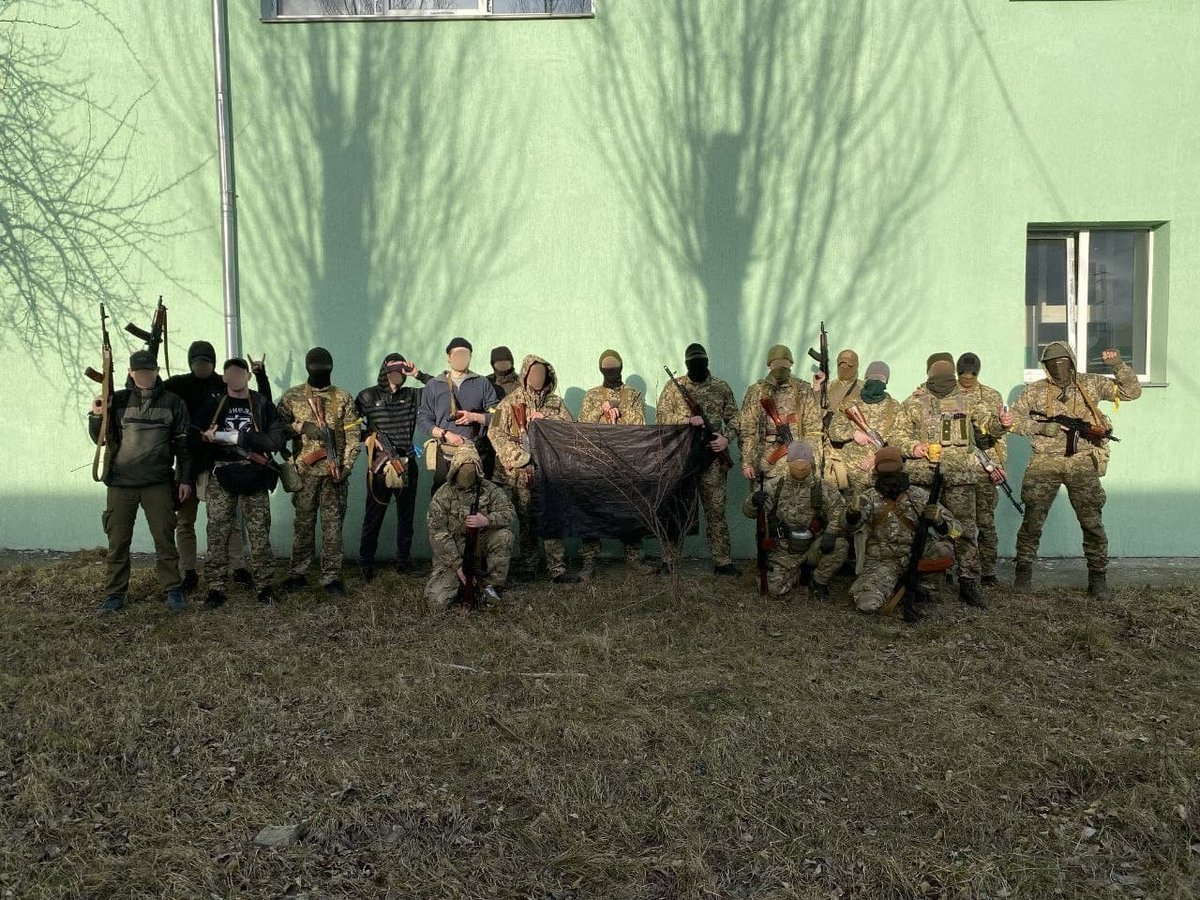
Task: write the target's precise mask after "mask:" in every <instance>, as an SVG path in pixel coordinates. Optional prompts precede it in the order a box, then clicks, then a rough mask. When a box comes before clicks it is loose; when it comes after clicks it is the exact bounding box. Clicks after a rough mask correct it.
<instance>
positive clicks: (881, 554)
mask: <svg viewBox="0 0 1200 900" xmlns="http://www.w3.org/2000/svg"><path fill="white" fill-rule="evenodd" d="M846 524H847V526H848V527H851V528H863V529H865V530H866V541H865V549H864V551H863V565H862V574H860V575H859V576H858V578H856V579H855V581H854V584H852V585H851V586H850V597H851V598H852V599H853V600H854V605H855V606H857V607H858V609H859V611H860V612H878V611H879V610H880V609H881V608H883V606H884V605H885V604H886V603H887V602H888V600H889V599H891V597H892V595H893V594H894V593H895V592H896V587H897V585H898V584H899V583H900V579H901V578H902V577H904V573H905V571H906V570H907V568H908V560H909V556H910V554H911V553H912V546H913V535H914V534H915V533H916V530H917V528H920V527H928V528H932V529H933V531H934V534H935V535H937V537H936V538H935V539H934V540H930V541H927V542H926V544H925V556H924V559H925V561H926V565H925V566H923V567H922V569H928V572H927V573H926V574H924V575H923V579H922V580H925V581H929V580H931V579H932V578H934V576H937V577H941V574H942V573H943V572H945V570H946V569H948V568H950V566H951V565H952V564H953V562H954V545H953V541H954V539H955V538H956V537H957V536H958V534H957V532H958V524H957V523H956V522H955V520H954V519H953V517H952V516H951V515H950V511H949V510H948V509H946V507H944V506H942V505H941V504H930V503H929V492H928V491H927V490H926V489H925V488H923V487H919V486H917V485H910V484H909V481H908V474H907V473H906V472H905V471H904V459H903V457H902V456H901V454H900V449H899V448H898V447H883V448H881V449H880V450H879V451H877V452H876V454H875V488H874V490H870V491H867V492H866V493H865V494H864V495H862V496H861V497H860V498H857V499H856V503H855V505H854V506H852V507H851V508H850V509H848V510H847V511H846ZM931 537H933V535H931ZM934 583H935V582H932V581H931V583H930V588H931V590H932V587H933V584H934ZM931 590H930V592H931ZM922 593H923V594H924V593H927V591H926V590H925V589H924V588H923V589H922Z"/></svg>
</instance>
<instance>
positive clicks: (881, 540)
mask: <svg viewBox="0 0 1200 900" xmlns="http://www.w3.org/2000/svg"><path fill="white" fill-rule="evenodd" d="M928 502H929V491H927V490H926V489H925V488H923V487H918V486H917V485H913V486H911V487H909V489H908V490H907V491H905V492H904V493H903V494H901V495H900V496H899V497H897V498H896V500H895V502H892V501H889V500H888V499H887V498H886V497H884V496H883V495H882V494H880V493H879V492H878V491H876V490H875V489H874V488H872V489H871V490H869V491H866V492H865V493H864V494H863V508H862V524H861V525H860V526H859V527H860V528H865V529H866V532H867V543H866V552H867V555H869V556H877V557H881V558H884V559H904V558H907V557H908V555H909V553H911V552H912V542H913V535H914V534H915V533H916V528H917V519H918V518H919V517H920V515H921V509H922V508H923V507H924V506H925V504H926V503H928ZM938 508H939V509H940V510H941V513H942V520H943V521H944V522H946V524H947V525H948V526H949V528H950V531H949V534H951V535H954V534H957V533H958V531H959V526H958V522H957V521H956V520H955V519H954V517H953V516H952V515H951V514H950V510H948V509H946V507H945V506H942V505H941V504H938ZM932 537H933V538H934V540H932V541H930V542H929V544H934V543H936V542H937V541H939V540H942V536H941V535H939V534H937V533H936V532H935V533H934V534H933V535H932ZM927 546H928V545H927ZM926 555H928V554H926Z"/></svg>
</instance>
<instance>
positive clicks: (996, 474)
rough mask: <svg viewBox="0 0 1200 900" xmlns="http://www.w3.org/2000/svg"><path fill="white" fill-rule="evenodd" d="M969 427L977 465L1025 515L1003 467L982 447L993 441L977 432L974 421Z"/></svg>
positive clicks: (1015, 507) (1014, 506) (993, 443)
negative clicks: (973, 433) (971, 432)
mask: <svg viewBox="0 0 1200 900" xmlns="http://www.w3.org/2000/svg"><path fill="white" fill-rule="evenodd" d="M971 428H972V430H973V431H974V432H975V446H974V447H973V448H972V452H973V453H974V454H975V459H976V460H978V461H979V465H981V466H982V467H983V471H984V472H986V473H987V477H988V480H990V481H991V482H992V484H994V485H996V487H998V488H1000V489H1001V490H1002V491H1004V496H1006V497H1008V502H1009V503H1011V504H1012V505H1013V508H1014V509H1016V511H1017V512H1018V513H1020V514H1021V515H1022V516H1023V515H1025V507H1024V506H1022V505H1021V501H1020V500H1018V499H1017V497H1016V495H1015V494H1014V493H1013V489H1012V485H1010V484H1009V483H1008V475H1006V474H1005V472H1004V469H1002V468H1001V467H1000V465H999V464H998V463H997V462H996V461H995V460H994V459H992V458H991V457H990V456H989V455H988V452H987V449H985V447H984V444H991V445H992V446H994V445H995V442H994V441H990V440H989V439H988V438H989V436H988V435H981V434H980V433H979V429H977V428H975V423H974V422H972V423H971Z"/></svg>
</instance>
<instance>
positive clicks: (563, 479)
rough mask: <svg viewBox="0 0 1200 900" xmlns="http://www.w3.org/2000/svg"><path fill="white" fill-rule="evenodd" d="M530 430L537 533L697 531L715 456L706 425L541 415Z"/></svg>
mask: <svg viewBox="0 0 1200 900" xmlns="http://www.w3.org/2000/svg"><path fill="white" fill-rule="evenodd" d="M528 434H529V452H530V455H531V456H532V457H533V465H534V481H533V516H534V523H535V528H536V531H537V534H538V537H542V538H563V537H581V538H618V539H621V540H636V539H637V538H642V537H647V536H657V537H667V538H671V539H677V538H678V537H680V536H681V535H683V534H689V533H690V534H694V533H695V532H696V529H697V527H698V521H699V520H698V515H697V513H698V505H699V493H698V490H699V475H700V472H701V469H702V467H703V466H704V465H707V464H709V460H710V459H711V455H710V454H706V453H705V452H704V447H703V444H702V443H701V438H702V435H701V433H700V429H698V428H692V427H690V426H688V425H581V424H579V423H576V422H562V421H558V420H551V419H537V420H535V421H533V422H531V423H529V432H528ZM713 464H714V465H715V463H713Z"/></svg>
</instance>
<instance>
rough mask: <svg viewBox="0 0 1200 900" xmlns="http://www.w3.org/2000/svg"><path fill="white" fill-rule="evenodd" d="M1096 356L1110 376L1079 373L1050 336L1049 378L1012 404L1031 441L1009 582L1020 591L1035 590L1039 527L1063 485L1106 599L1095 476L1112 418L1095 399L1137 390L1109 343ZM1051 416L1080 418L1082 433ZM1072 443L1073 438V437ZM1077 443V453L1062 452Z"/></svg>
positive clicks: (1100, 494) (1095, 585)
mask: <svg viewBox="0 0 1200 900" xmlns="http://www.w3.org/2000/svg"><path fill="white" fill-rule="evenodd" d="M1100 358H1101V360H1102V361H1103V363H1104V365H1106V366H1107V367H1108V368H1109V370H1110V371H1111V372H1112V376H1111V377H1109V376H1106V375H1100V374H1098V373H1092V372H1079V371H1077V369H1076V367H1075V354H1074V352H1073V351H1072V350H1071V348H1070V347H1069V346H1068V345H1067V344H1064V343H1063V342H1061V341H1052V342H1051V343H1050V344H1048V345H1047V346H1046V349H1045V350H1044V351H1042V366H1043V368H1045V370H1046V378H1044V379H1043V380H1041V381H1035V382H1034V383H1033V384H1028V385H1026V386H1025V390H1023V391H1022V392H1021V395H1020V396H1019V397H1017V400H1016V402H1015V403H1014V404H1013V413H1014V414H1015V415H1016V419H1017V421H1016V426H1015V427H1014V429H1013V430H1014V431H1016V432H1017V433H1018V434H1024V435H1027V436H1028V437H1029V439H1030V443H1032V444H1033V455H1032V456H1030V458H1029V467H1028V468H1027V469H1026V470H1025V475H1024V477H1023V478H1022V479H1021V500H1022V501H1023V502H1024V504H1025V518H1024V520H1023V521H1022V522H1021V527H1020V529H1019V530H1018V531H1017V571H1016V580H1015V581H1014V582H1013V587H1014V589H1015V590H1016V591H1017V592H1018V593H1022V594H1027V593H1029V592H1030V591H1032V590H1033V560H1034V558H1035V557H1036V556H1037V551H1038V543H1039V542H1040V541H1041V537H1042V526H1043V525H1044V524H1045V522H1046V516H1048V515H1049V514H1050V507H1051V506H1052V505H1053V504H1054V499H1055V498H1056V497H1057V496H1058V489H1059V488H1060V487H1063V486H1065V487H1066V489H1067V497H1068V498H1069V499H1070V501H1071V507H1072V509H1074V510H1075V516H1076V518H1077V519H1078V520H1079V527H1080V529H1081V530H1082V531H1083V555H1084V556H1085V557H1086V558H1087V569H1088V593H1090V594H1091V595H1092V596H1093V597H1095V598H1096V599H1097V600H1108V599H1109V591H1108V535H1107V534H1106V533H1105V531H1104V519H1103V516H1102V514H1103V510H1104V501H1105V493H1104V487H1103V486H1102V485H1101V484H1100V479H1101V478H1102V477H1103V476H1104V474H1105V472H1107V471H1108V455H1109V436H1110V435H1111V434H1112V422H1111V421H1109V418H1108V416H1106V415H1105V414H1104V413H1102V412H1101V411H1100V401H1101V400H1108V401H1110V402H1112V403H1113V404H1117V403H1119V402H1120V401H1122V400H1125V401H1129V400H1136V399H1137V398H1138V397H1140V396H1141V395H1142V386H1141V383H1140V382H1139V381H1138V377H1137V373H1135V372H1134V371H1133V368H1132V367H1131V366H1130V365H1129V364H1128V363H1127V362H1125V361H1124V360H1123V359H1121V353H1120V351H1119V350H1117V349H1115V348H1112V347H1110V348H1109V349H1107V350H1105V351H1104V352H1103V353H1102V354H1101V357H1100ZM1054 416H1068V417H1070V418H1072V419H1078V420H1082V422H1084V423H1086V424H1087V426H1088V432H1087V433H1086V434H1080V433H1079V432H1078V431H1074V430H1070V429H1068V428H1067V427H1065V426H1063V425H1062V424H1060V423H1059V422H1055V421H1053V417H1054ZM1072 442H1073V443H1072ZM1072 445H1073V446H1074V451H1075V452H1074V453H1072V454H1071V455H1070V456H1068V455H1067V453H1068V450H1069V448H1071V447H1072Z"/></svg>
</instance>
